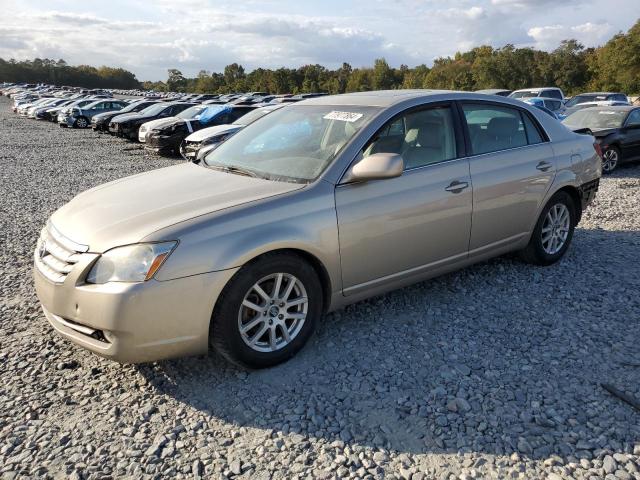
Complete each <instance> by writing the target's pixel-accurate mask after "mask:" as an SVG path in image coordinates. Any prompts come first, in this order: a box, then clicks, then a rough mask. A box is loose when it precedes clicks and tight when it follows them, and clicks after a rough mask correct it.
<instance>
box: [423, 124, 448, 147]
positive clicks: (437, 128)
mask: <svg viewBox="0 0 640 480" xmlns="http://www.w3.org/2000/svg"><path fill="white" fill-rule="evenodd" d="M443 136H444V127H443V125H442V124H441V123H427V124H426V125H422V126H421V127H420V128H419V129H418V135H417V137H416V140H417V144H418V145H420V146H421V147H435V148H439V147H442V143H443Z"/></svg>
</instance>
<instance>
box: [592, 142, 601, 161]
mask: <svg viewBox="0 0 640 480" xmlns="http://www.w3.org/2000/svg"><path fill="white" fill-rule="evenodd" d="M593 149H594V150H595V151H596V153H597V154H598V156H599V157H600V158H602V148H601V147H600V144H599V143H598V142H593Z"/></svg>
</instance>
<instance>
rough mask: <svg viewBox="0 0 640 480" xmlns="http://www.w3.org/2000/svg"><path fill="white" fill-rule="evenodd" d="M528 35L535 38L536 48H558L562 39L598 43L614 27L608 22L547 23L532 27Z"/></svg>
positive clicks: (610, 32) (607, 36) (609, 34)
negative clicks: (567, 24)
mask: <svg viewBox="0 0 640 480" xmlns="http://www.w3.org/2000/svg"><path fill="white" fill-rule="evenodd" d="M527 33H528V35H529V36H530V37H531V38H533V40H534V46H535V47H536V48H540V49H544V50H550V49H553V48H556V47H557V46H558V44H559V43H560V42H561V41H562V40H567V39H570V38H574V39H576V40H578V41H579V42H581V43H583V44H585V45H597V44H599V43H601V42H603V41H605V40H606V39H608V38H609V37H611V35H612V33H613V28H612V26H611V25H609V24H608V23H606V22H605V23H601V24H595V23H591V22H587V23H583V24H581V25H573V26H565V25H547V26H542V27H532V28H530V29H529V30H528V32H527Z"/></svg>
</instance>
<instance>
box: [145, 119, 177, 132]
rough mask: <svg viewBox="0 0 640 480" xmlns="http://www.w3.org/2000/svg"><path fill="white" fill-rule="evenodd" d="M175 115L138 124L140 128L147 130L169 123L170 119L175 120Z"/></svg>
mask: <svg viewBox="0 0 640 480" xmlns="http://www.w3.org/2000/svg"><path fill="white" fill-rule="evenodd" d="M175 119H176V118H175V117H169V118H166V117H165V118H157V119H156V120H151V121H149V122H145V123H143V124H142V125H141V126H140V130H141V131H143V132H147V131H149V130H151V129H154V128H161V127H162V126H164V125H165V124H170V123H172V120H175Z"/></svg>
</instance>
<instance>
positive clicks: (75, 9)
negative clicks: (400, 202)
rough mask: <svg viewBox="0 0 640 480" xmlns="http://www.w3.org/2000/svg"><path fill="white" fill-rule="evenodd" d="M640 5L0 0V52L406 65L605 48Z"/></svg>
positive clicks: (106, 60)
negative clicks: (572, 47) (578, 46)
mask: <svg viewBox="0 0 640 480" xmlns="http://www.w3.org/2000/svg"><path fill="white" fill-rule="evenodd" d="M639 1H640V0H450V1H442V0H322V1H305V0H246V1H242V0H233V1H231V0H218V1H214V0H106V1H104V0H101V1H96V0H83V1H77V0H0V12H1V13H2V15H0V58H4V59H9V58H15V59H17V60H23V59H32V58H36V57H39V58H53V59H56V60H57V59H59V58H62V59H64V60H66V61H67V63H69V64H72V65H78V64H88V65H93V66H100V65H108V66H114V67H122V68H126V69H128V70H130V71H132V72H133V73H135V74H136V76H137V78H138V79H139V80H164V79H166V77H167V69H169V68H177V69H179V70H181V71H182V73H183V74H185V75H186V76H195V75H197V73H198V72H199V71H200V70H208V71H222V70H223V69H224V66H225V65H228V64H230V63H233V62H237V63H240V64H241V65H243V66H244V67H245V69H246V70H248V71H250V70H253V69H254V68H257V67H265V68H279V67H294V68H295V67H299V66H301V65H305V64H309V63H319V64H321V65H324V66H326V67H328V68H336V67H338V66H340V65H341V64H342V62H348V63H350V64H351V65H352V66H353V67H362V66H371V65H373V61H374V60H375V59H376V58H381V57H384V58H386V60H387V62H388V63H389V64H390V65H391V66H394V67H398V66H400V64H406V65H409V66H410V67H413V66H415V65H419V64H421V63H425V64H427V65H430V64H431V63H432V62H433V60H434V59H435V58H438V57H441V56H447V55H453V54H455V52H456V51H464V50H468V49H470V48H472V47H474V46H478V45H492V46H494V47H501V46H504V45H505V44H507V43H511V44H514V45H516V46H530V47H535V48H539V49H544V50H553V49H554V48H555V47H557V46H558V44H559V42H560V41H561V40H563V39H567V38H575V39H577V40H579V41H580V42H581V43H583V44H584V45H585V46H587V47H590V46H598V45H601V44H603V43H605V42H606V41H607V40H608V39H609V38H610V37H611V36H612V35H614V34H615V33H617V32H620V31H626V30H628V29H629V28H630V27H631V26H632V25H633V24H634V23H635V22H636V21H637V20H638V17H639V14H640V9H639V8H638V5H639Z"/></svg>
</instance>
